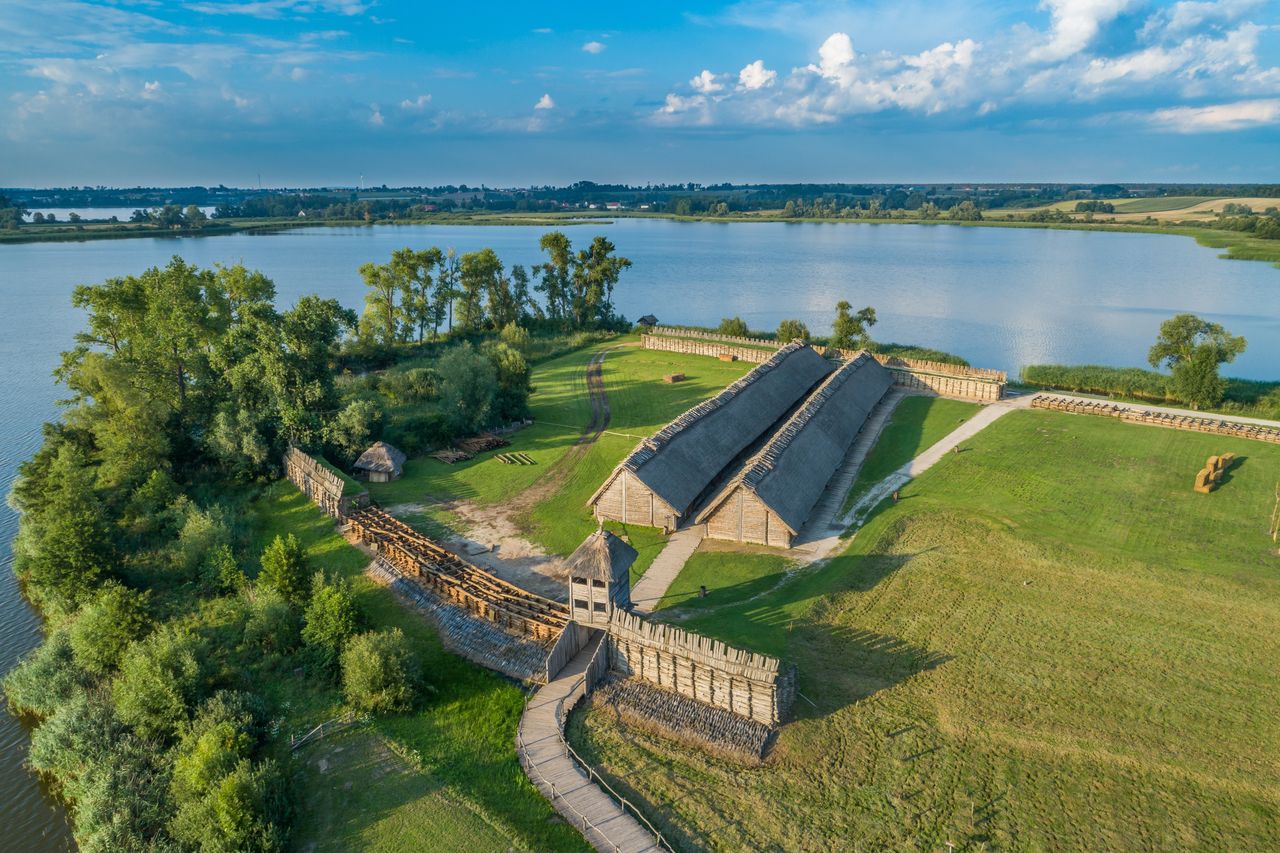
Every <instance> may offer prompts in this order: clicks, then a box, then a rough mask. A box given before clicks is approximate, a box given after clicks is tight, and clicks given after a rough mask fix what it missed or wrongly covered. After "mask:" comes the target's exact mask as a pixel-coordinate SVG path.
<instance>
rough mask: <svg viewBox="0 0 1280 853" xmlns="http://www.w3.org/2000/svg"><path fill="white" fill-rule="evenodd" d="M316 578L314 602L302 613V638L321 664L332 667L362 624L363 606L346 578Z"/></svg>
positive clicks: (327, 667)
mask: <svg viewBox="0 0 1280 853" xmlns="http://www.w3.org/2000/svg"><path fill="white" fill-rule="evenodd" d="M316 578H317V580H318V581H319V583H317V584H315V585H314V586H313V588H312V593H311V603H310V604H309V605H307V612H306V614H305V615H304V616H303V621H304V622H305V624H304V625H303V628H302V641H303V642H304V643H306V644H307V646H309V647H310V648H311V649H312V651H313V653H314V654H315V656H316V658H317V660H318V661H319V663H320V665H321V666H323V667H324V668H325V669H326V670H330V671H332V670H333V669H335V668H336V667H337V665H338V661H339V658H340V656H341V654H342V647H343V646H344V645H345V644H346V642H347V640H348V639H350V638H351V636H352V635H353V634H355V632H356V631H357V630H358V629H359V627H360V610H359V608H358V607H357V606H356V599H355V596H354V595H352V594H351V585H350V584H348V583H347V582H346V581H343V580H340V579H335V580H333V581H330V582H328V583H325V582H324V577H323V575H316Z"/></svg>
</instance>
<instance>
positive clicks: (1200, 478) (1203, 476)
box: [1192, 467, 1217, 495]
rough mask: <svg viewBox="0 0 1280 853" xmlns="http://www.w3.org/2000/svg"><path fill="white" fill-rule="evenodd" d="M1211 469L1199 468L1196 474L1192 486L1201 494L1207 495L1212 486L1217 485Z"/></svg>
mask: <svg viewBox="0 0 1280 853" xmlns="http://www.w3.org/2000/svg"><path fill="white" fill-rule="evenodd" d="M1213 474H1214V472H1213V469H1212V468H1209V467H1205V468H1201V469H1200V471H1199V473H1197V474H1196V482H1195V485H1194V486H1193V487H1192V488H1194V489H1195V490H1196V491H1197V492H1199V493H1200V494H1202V495H1207V494H1209V493H1210V492H1212V491H1213V487H1214V486H1215V485H1217V481H1216V480H1215V479H1214V478H1213Z"/></svg>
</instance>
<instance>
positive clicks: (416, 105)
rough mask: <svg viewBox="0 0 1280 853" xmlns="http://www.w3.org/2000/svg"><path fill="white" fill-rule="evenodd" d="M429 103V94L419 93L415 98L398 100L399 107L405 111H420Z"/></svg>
mask: <svg viewBox="0 0 1280 853" xmlns="http://www.w3.org/2000/svg"><path fill="white" fill-rule="evenodd" d="M429 103H431V96H430V95H419V96H418V97H416V98H405V99H404V100H403V101H401V102H400V109H402V110H404V111H405V112H411V113H420V112H422V111H423V110H425V109H426V108H427V104H429Z"/></svg>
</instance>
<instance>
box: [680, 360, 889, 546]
mask: <svg viewBox="0 0 1280 853" xmlns="http://www.w3.org/2000/svg"><path fill="white" fill-rule="evenodd" d="M892 384H893V376H892V374H890V373H889V371H888V370H886V369H885V368H884V367H883V366H882V365H881V364H880V363H879V362H878V361H876V360H875V359H874V358H873V357H871V356H870V355H867V354H866V353H863V354H862V355H859V356H858V357H857V358H855V359H852V360H850V361H848V362H846V363H845V364H844V365H843V366H842V367H840V369H839V370H837V371H836V372H835V373H833V374H831V375H830V376H829V377H828V378H827V379H826V381H824V382H823V383H822V384H821V385H819V386H818V388H817V389H816V390H814V392H813V393H812V394H810V395H809V397H808V399H807V400H805V402H804V405H802V406H801V407H800V408H799V409H798V410H797V411H796V412H795V414H794V415H792V416H791V417H790V418H789V419H788V420H787V422H786V423H785V424H783V425H782V426H781V427H780V428H779V429H778V430H777V432H775V433H774V434H773V436H772V437H771V438H770V439H769V441H768V443H766V444H765V445H764V447H762V448H761V449H760V450H759V451H758V452H756V453H755V454H754V455H753V456H752V457H751V458H750V459H748V460H747V462H746V464H745V465H744V466H743V468H742V470H741V471H739V472H738V473H737V474H736V475H735V476H734V477H733V479H731V480H730V481H729V482H728V483H727V484H726V485H725V486H724V487H723V488H721V489H720V490H719V491H718V492H717V493H716V495H715V497H713V498H712V499H711V500H710V501H709V502H708V503H707V504H706V506H705V507H704V508H703V509H702V510H701V511H700V512H699V513H698V518H697V520H698V522H699V523H704V522H705V523H706V525H707V535H708V536H711V537H714V538H717V539H731V540H734V541H738V542H755V543H758V544H761V545H775V546H778V547H782V548H789V547H791V544H792V541H793V540H794V538H795V536H796V534H797V533H799V532H800V530H801V528H803V527H804V525H805V522H806V521H808V519H809V513H810V512H812V511H813V507H814V504H816V503H817V502H818V499H819V498H820V497H821V496H822V492H823V490H824V489H825V488H826V484H827V481H828V480H830V479H831V476H832V475H833V474H834V473H835V472H836V469H838V468H839V467H840V464H841V462H842V461H843V459H844V457H845V454H846V453H848V452H849V447H850V446H851V445H852V444H853V441H854V439H855V438H856V437H857V435H858V432H859V430H861V429H862V426H863V424H864V423H866V420H867V417H868V415H870V413H871V410H872V409H873V408H875V405H876V403H878V402H880V398H881V397H883V396H884V393H885V391H887V390H889V387H890V386H891V385H892Z"/></svg>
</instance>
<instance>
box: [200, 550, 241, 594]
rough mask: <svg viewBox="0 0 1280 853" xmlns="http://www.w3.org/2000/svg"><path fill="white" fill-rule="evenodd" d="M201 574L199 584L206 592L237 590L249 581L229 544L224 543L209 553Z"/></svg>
mask: <svg viewBox="0 0 1280 853" xmlns="http://www.w3.org/2000/svg"><path fill="white" fill-rule="evenodd" d="M201 574H202V578H201V586H202V587H204V589H205V590H206V591H207V592H222V593H227V592H239V591H240V590H242V589H244V588H245V587H246V586H247V585H248V583H249V579H248V578H247V577H245V574H244V570H243V569H241V568H240V564H239V563H238V562H237V561H236V555H235V553H234V552H232V550H231V546H230V545H225V544H224V545H219V546H218V547H217V548H214V549H213V551H211V552H210V553H209V556H208V558H207V559H206V560H205V563H204V570H203V572H202V573H201Z"/></svg>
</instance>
